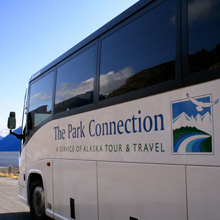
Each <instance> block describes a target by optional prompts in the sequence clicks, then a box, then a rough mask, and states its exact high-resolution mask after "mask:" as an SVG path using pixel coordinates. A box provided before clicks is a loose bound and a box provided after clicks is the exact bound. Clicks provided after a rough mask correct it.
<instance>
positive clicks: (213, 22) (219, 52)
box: [188, 0, 220, 74]
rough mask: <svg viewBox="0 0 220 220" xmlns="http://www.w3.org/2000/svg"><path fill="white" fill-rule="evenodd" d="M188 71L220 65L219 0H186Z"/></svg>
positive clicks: (198, 70) (194, 71) (192, 71)
mask: <svg viewBox="0 0 220 220" xmlns="http://www.w3.org/2000/svg"><path fill="white" fill-rule="evenodd" d="M188 62H189V73H191V74H192V73H196V72H200V71H203V70H209V69H213V68H216V67H220V0H205V1H202V0H189V2H188Z"/></svg>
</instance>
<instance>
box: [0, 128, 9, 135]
mask: <svg viewBox="0 0 220 220" xmlns="http://www.w3.org/2000/svg"><path fill="white" fill-rule="evenodd" d="M8 134H9V129H0V136H2V137H6V136H7V135H8Z"/></svg>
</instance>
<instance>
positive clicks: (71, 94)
mask: <svg viewBox="0 0 220 220" xmlns="http://www.w3.org/2000/svg"><path fill="white" fill-rule="evenodd" d="M95 52H96V49H95V46H93V47H91V48H89V49H88V50H86V51H84V52H83V53H81V54H79V55H78V56H76V57H74V58H73V59H71V60H69V61H68V62H66V63H65V64H63V65H62V66H60V67H59V68H58V70H57V83H56V97H55V113H58V112H62V111H68V110H70V109H73V108H76V107H80V106H83V105H86V104H89V103H92V102H93V93H94V72H95Z"/></svg>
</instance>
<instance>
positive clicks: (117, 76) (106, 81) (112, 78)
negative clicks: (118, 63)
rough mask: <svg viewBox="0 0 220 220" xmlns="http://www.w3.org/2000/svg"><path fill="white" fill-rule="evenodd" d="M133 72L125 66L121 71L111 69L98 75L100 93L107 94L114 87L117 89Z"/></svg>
mask: <svg viewBox="0 0 220 220" xmlns="http://www.w3.org/2000/svg"><path fill="white" fill-rule="evenodd" d="M133 74H134V71H133V69H132V68H131V67H126V68H124V69H122V70H121V71H119V72H117V73H115V72H114V71H111V72H109V73H107V74H105V75H101V76H100V94H102V95H108V94H109V93H111V92H113V91H114V90H115V89H118V88H119V87H121V86H122V85H124V84H125V82H126V80H127V79H128V78H129V77H131V76H132V75H133Z"/></svg>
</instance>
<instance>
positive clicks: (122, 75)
mask: <svg viewBox="0 0 220 220" xmlns="http://www.w3.org/2000/svg"><path fill="white" fill-rule="evenodd" d="M132 75H133V69H132V68H130V67H126V68H124V69H122V70H121V71H119V72H116V73H115V72H114V71H111V72H108V73H107V74H105V75H101V76H100V94H102V95H108V94H109V93H110V92H112V91H114V90H115V89H118V88H119V87H120V86H122V85H124V84H125V82H126V80H127V79H128V78H129V77H131V76H132ZM93 90H94V78H90V79H88V80H86V81H83V82H82V83H80V84H79V85H76V84H75V83H63V84H61V85H60V86H59V88H58V91H57V93H56V101H55V102H56V104H58V103H60V102H63V101H64V100H68V99H70V98H72V97H76V96H78V95H81V94H85V93H86V92H90V91H93Z"/></svg>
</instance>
